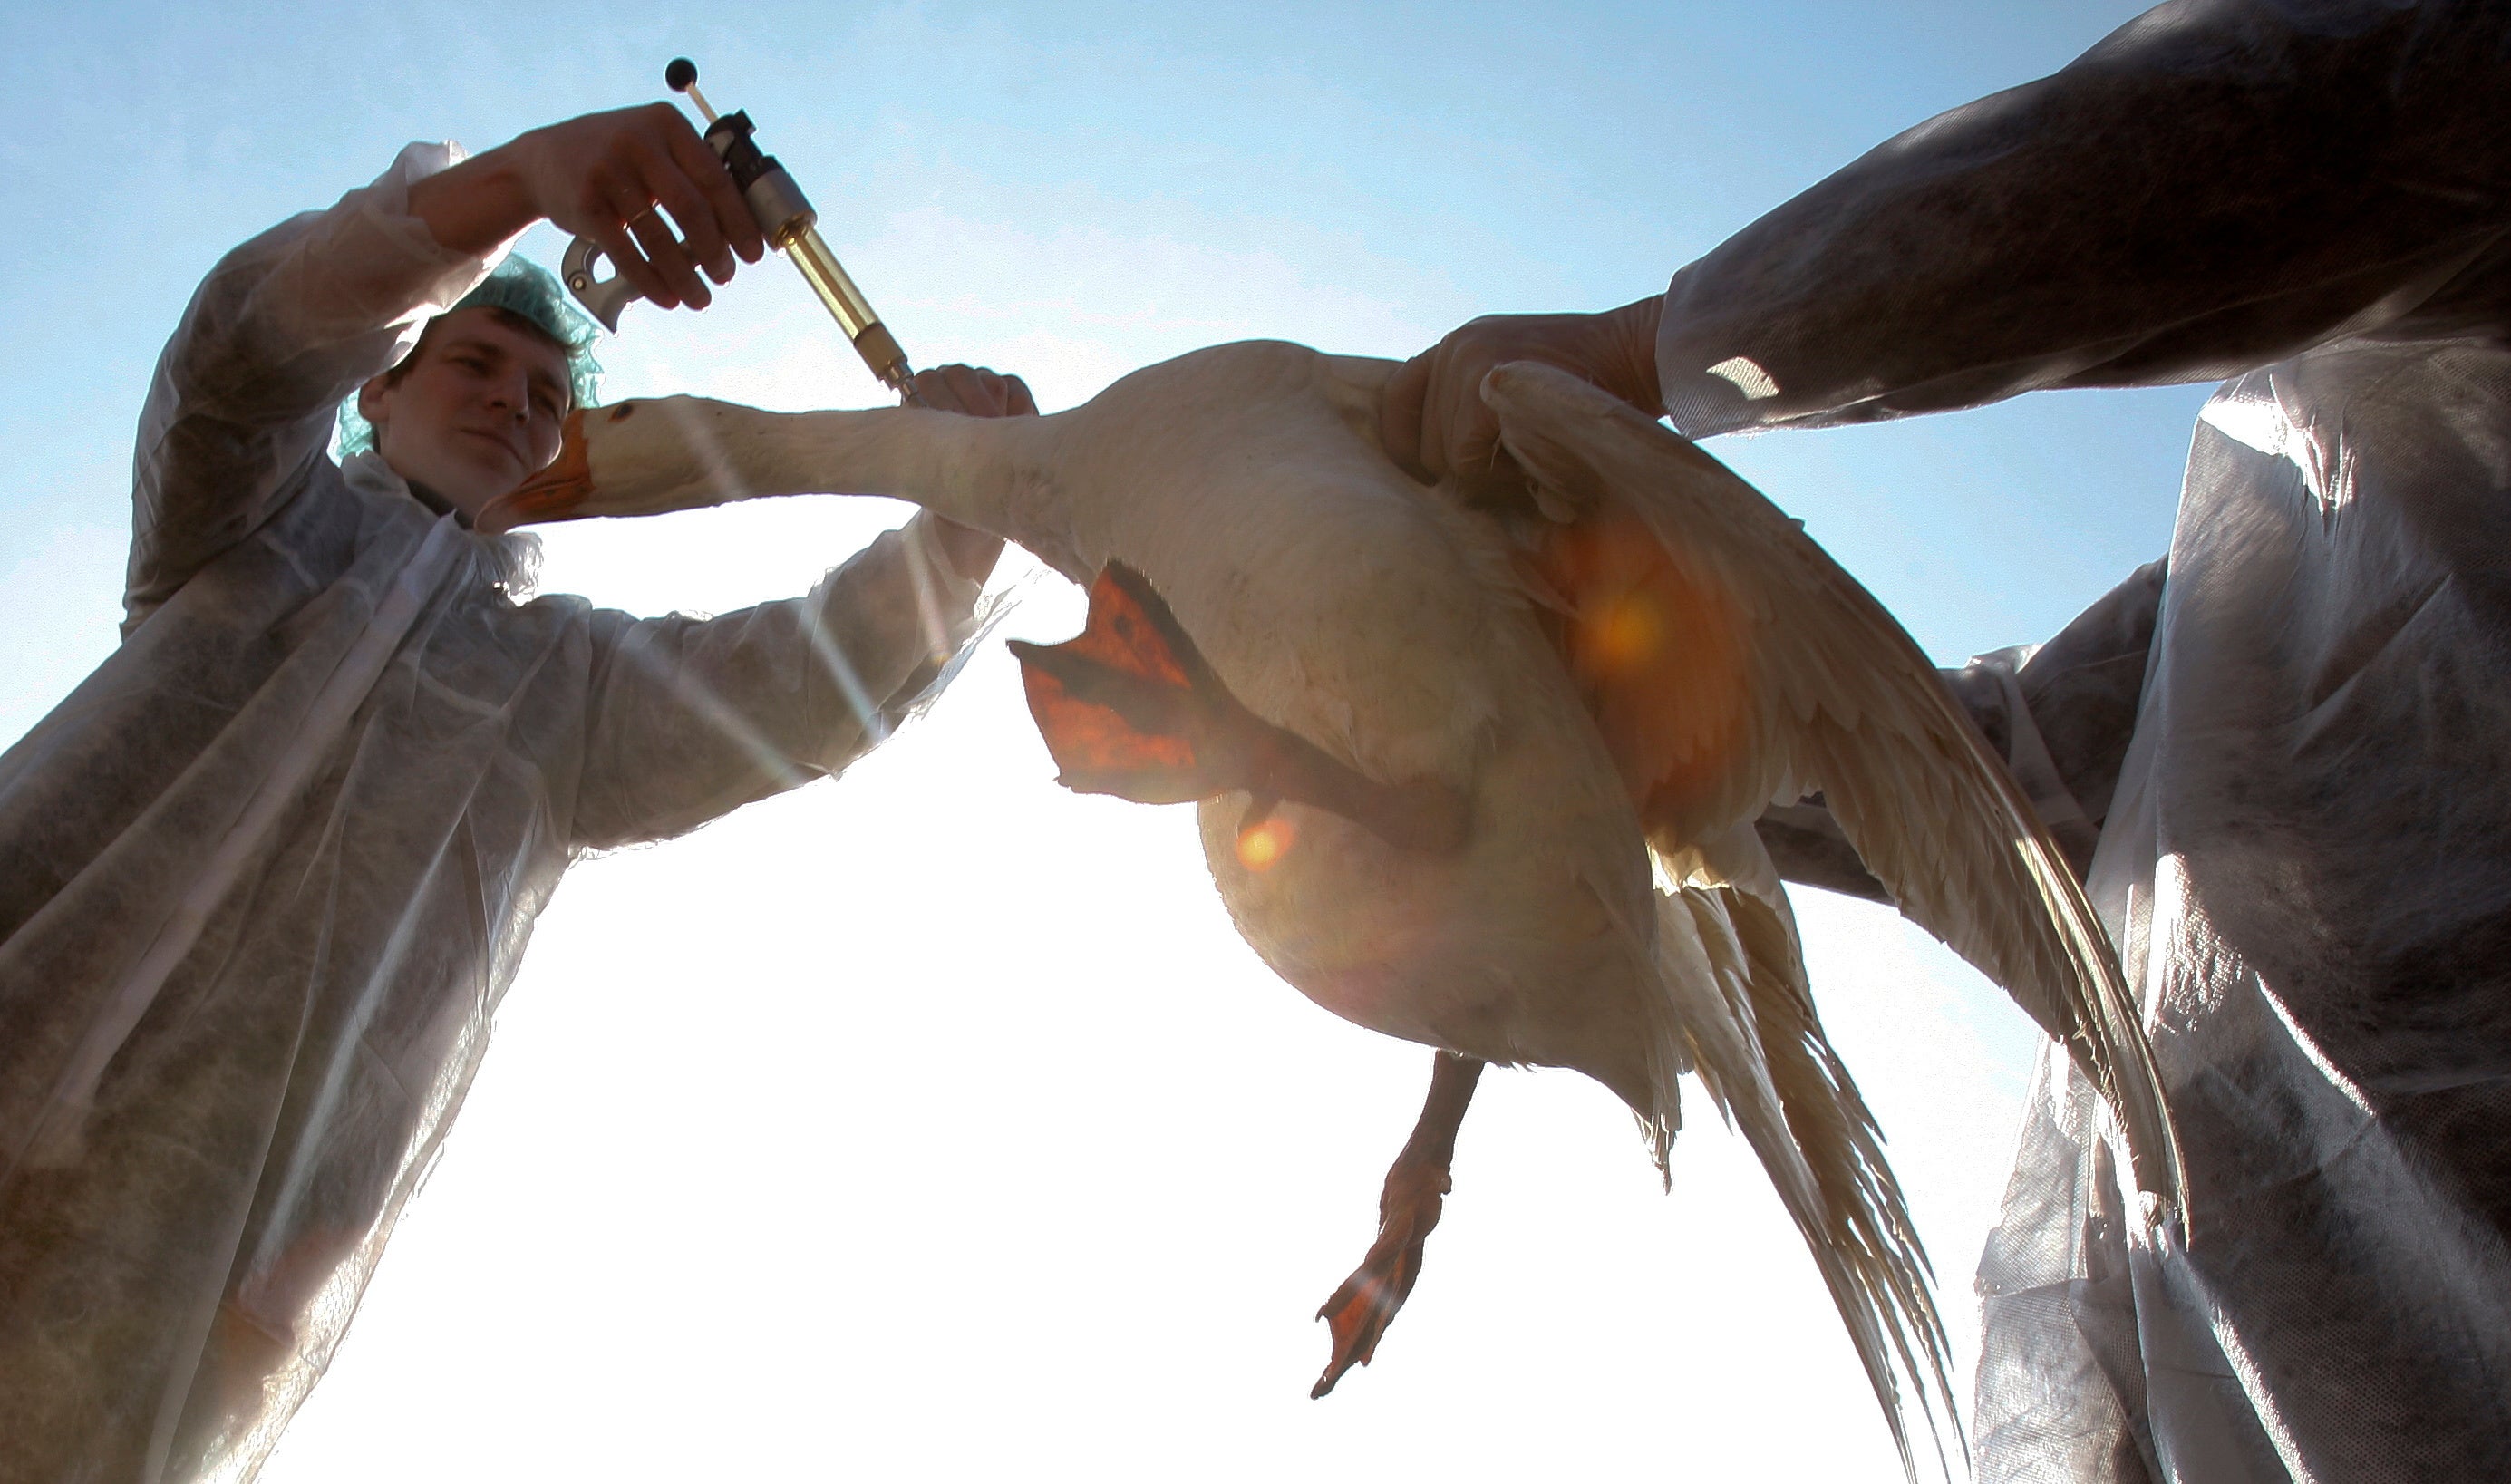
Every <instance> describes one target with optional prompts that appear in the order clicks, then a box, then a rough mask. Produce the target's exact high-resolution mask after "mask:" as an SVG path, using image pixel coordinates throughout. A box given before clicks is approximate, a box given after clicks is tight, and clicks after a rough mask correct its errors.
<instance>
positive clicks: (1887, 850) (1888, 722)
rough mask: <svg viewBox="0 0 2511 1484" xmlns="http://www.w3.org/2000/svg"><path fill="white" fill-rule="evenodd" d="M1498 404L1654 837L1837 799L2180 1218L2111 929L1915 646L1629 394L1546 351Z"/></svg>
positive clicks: (2156, 1102) (1888, 879)
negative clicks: (1548, 528)
mask: <svg viewBox="0 0 2511 1484" xmlns="http://www.w3.org/2000/svg"><path fill="white" fill-rule="evenodd" d="M1483 395H1484V398H1485V400H1486V401H1487V402H1488V403H1489V404H1490V406H1491V407H1492V408H1493V410H1495V411H1496V412H1497V414H1498V417H1499V422H1500V428H1501V437H1502V441H1503V442H1504V443H1505V445H1506V446H1507V448H1508V450H1509V452H1510V453H1511V454H1513V455H1514V456H1515V457H1516V458H1517V460H1518V462H1519V463H1520V464H1521V465H1522V466H1523V467H1524V468H1525V469H1526V472H1527V473H1528V475H1529V476H1530V477H1531V478H1532V479H1533V480H1534V482H1535V484H1536V486H1537V488H1538V492H1539V493H1540V494H1541V496H1542V498H1543V504H1544V506H1545V508H1546V509H1548V510H1552V511H1556V512H1565V513H1566V514H1567V516H1568V519H1567V520H1566V521H1565V522H1564V523H1560V524H1559V525H1558V527H1557V531H1556V534H1555V535H1554V536H1553V537H1551V538H1550V540H1549V541H1548V542H1543V541H1540V540H1538V550H1537V556H1536V560H1537V561H1538V562H1540V561H1542V560H1544V558H1545V557H1546V556H1547V555H1548V556H1550V558H1551V559H1552V562H1553V565H1554V566H1555V567H1556V568H1560V570H1555V571H1554V572H1552V573H1549V574H1547V575H1548V577H1549V579H1550V581H1551V583H1552V585H1553V586H1554V587H1556V588H1559V587H1562V586H1564V585H1566V586H1568V587H1570V588H1572V589H1573V590H1577V589H1583V596H1584V597H1585V598H1586V599H1587V600H1588V607H1587V610H1585V611H1582V612H1580V613H1578V614H1577V615H1575V616H1573V617H1572V618H1571V619H1570V620H1569V621H1568V623H1567V624H1566V625H1565V631H1566V635H1567V637H1566V640H1565V644H1566V645H1567V648H1568V650H1569V656H1568V657H1569V658H1570V660H1571V663H1572V668H1573V670H1575V671H1577V672H1578V674H1579V677H1580V680H1581V682H1582V683H1584V684H1585V685H1586V686H1587V687H1588V689H1589V691H1590V695H1591V700H1592V703H1593V704H1594V707H1595V710H1596V714H1597V719H1598V723H1599V725H1600V726H1602V727H1603V729H1604V732H1605V735H1606V739H1607V741H1608V743H1609V744H1610V745H1611V747H1612V748H1613V751H1614V754H1615V757H1616V759H1617V760H1618V761H1620V762H1621V763H1622V765H1623V766H1624V768H1625V772H1626V777H1627V778H1628V779H1629V781H1630V782H1631V784H1632V786H1633V790H1634V794H1635V796H1636V797H1638V798H1639V799H1640V800H1641V802H1642V817H1643V818H1644V819H1645V821H1646V823H1647V825H1648V827H1649V832H1650V834H1651V836H1652V837H1657V838H1659V839H1660V840H1666V841H1667V842H1669V843H1671V842H1673V841H1680V840H1704V839H1709V838H1713V837H1717V836H1720V835H1722V834H1724V833H1725V832H1727V831H1729V830H1732V829H1734V828H1736V827H1737V826H1739V825H1743V824H1748V823H1749V822H1750V821H1751V820H1752V819H1753V818H1755V817H1756V816H1757V815H1758V813H1759V812H1760V810H1761V809H1762V808H1763V807H1764V806H1765V805H1767V804H1769V803H1771V802H1772V801H1788V802H1794V801H1796V800H1797V799H1798V798H1801V797H1803V796H1805V795H1807V794H1810V793H1813V792H1816V791H1820V792H1821V794H1822V795H1823V798H1824V800H1825V801H1826V802H1827V803H1828V804H1829V806H1830V808H1831V810H1832V812H1833V814H1834V815H1835V817H1836V818H1837V819H1838V821H1839V825H1840V828H1841V830H1842V832H1843V833H1845V834H1846V835H1847V837H1848V839H1849V840H1850V842H1851V843H1852V844H1854V845H1855V846H1856V848H1857V852H1858V854H1859V855H1860V856H1861V857H1862V858H1863V859H1864V860H1865V862H1866V864H1867V867H1868V869H1869V870H1871V871H1872V872H1873V873H1874V877H1875V879H1877V880H1878V881H1880V882H1882V884H1883V886H1884V888H1885V889H1886V890H1887V891H1889V892H1890V893H1891V894H1892V897H1893V900H1894V901H1895V902H1897V903H1898V904H1899V905H1900V908H1901V911H1902V912H1903V913H1904V914H1905V915H1906V916H1908V917H1909V918H1912V920H1913V921H1915V922H1917V923H1918V924H1919V925H1920V926H1922V927H1925V928H1926V929H1927V930H1928V931H1929V932H1931V933H1933V934H1935V935H1936V936H1937V937H1938V938H1940V939H1942V940H1944V941H1945V942H1946V943H1947V944H1949V945H1951V947H1952V949H1953V950H1954V951H1955V952H1956V953H1959V954H1960V955H1961V956H1962V957H1964V958H1966V959H1968V960H1970V962H1971V963H1972V964H1974V965H1976V966H1977V967H1978V968H1979V969H1980V970H1981V971H1982V972H1983V973H1985V974H1987V975H1988V976H1989V978H1990V979H1993V980H1994V981H1996V983H1997V984H1999V985H2000V986H2002V987H2003V988H2004V989H2005V991H2006V992H2007V993H2008V994H2009V995H2011V996H2013V998H2014V999H2015V1001H2016V1002H2017V1003H2018V1004H2020V1005H2021V1006H2022V1007H2023V1008H2024V1009H2025V1011H2027V1012H2028V1013H2029V1014H2030V1015H2031V1017H2032V1018H2033V1019H2034V1020H2036V1021H2037V1022H2039V1024H2040V1025H2041V1026H2042V1028H2043V1029H2045V1030H2046V1031H2047V1032H2048V1033H2049V1034H2050V1035H2052V1036H2054V1037H2056V1038H2058V1039H2059V1040H2060V1041H2061V1042H2062V1043H2063V1044H2065V1045H2066V1047H2067V1051H2068V1053H2069V1054H2070V1055H2071V1056H2073V1058H2074V1059H2075V1060H2076V1062H2077V1063H2078V1064H2079V1065H2081V1066H2082V1067H2083V1068H2084V1069H2085V1071H2086V1073H2087V1074H2089V1075H2090V1076H2091V1077H2092V1078H2093V1080H2094V1082H2095V1085H2097V1086H2098V1087H2099V1088H2100V1089H2101V1090H2102V1093H2103V1095H2104V1096H2105V1098H2106V1099H2107V1101H2108V1103H2109V1106H2110V1108H2111V1109H2112V1110H2113V1112H2114V1113H2115V1115H2116V1116H2117V1117H2118V1119H2119V1122H2120V1125H2121V1127H2122V1129H2123V1130H2124V1132H2125V1135H2126V1142H2127V1145H2128V1149H2129V1152H2130V1154H2131V1157H2132V1159H2133V1162H2134V1166H2135V1171H2136V1176H2137V1180H2138V1184H2139V1185H2140V1186H2141V1187H2142V1188H2143V1189H2144V1191H2147V1192H2149V1193H2151V1194H2152V1195H2154V1196H2156V1197H2157V1198H2159V1199H2160V1200H2161V1201H2162V1202H2163V1203H2164V1205H2165V1206H2166V1207H2169V1208H2174V1209H2177V1208H2178V1207H2179V1205H2180V1200H2181V1191H2182V1185H2183V1182H2182V1179H2181V1161H2180V1154H2179V1150H2178V1146H2177V1142H2176V1140H2175V1138H2174V1136H2173V1133H2172V1129H2171V1124H2170V1120H2169V1118H2168V1116H2167V1114H2166V1113H2165V1111H2164V1107H2163V1102H2162V1094H2161V1079H2160V1076H2159V1074H2158V1073H2157V1071H2156V1069H2155V1067H2154V1063H2153V1059H2152V1052H2151V1049H2150V1048H2149V1047H2148V1046H2147V1044H2146V1042H2145V1039H2144V1033H2143V1029H2142V1025H2141V1018H2140V1016H2139V1013H2138V1010H2137V1006H2136V1004H2135V1001H2134V1000H2133V999H2132V998H2131V996H2129V994H2128V991H2127V987H2126V985H2125V983H2124V981H2123V980H2122V978H2121V976H2120V973H2119V969H2118V963H2117V958H2116V956H2115V954H2114V953H2113V951H2112V950H2111V947H2110V944H2109V940H2108V937H2107V935H2106V934H2105V932H2104V931H2103V929H2102V926H2101V923H2100V921H2099V919H2098V918H2096V917H2095V916H2094V914H2093V910H2092V906H2091V904H2090V903H2089V902H2088V901H2087V900H2086V899H2085V897H2084V894H2083V890H2082V888H2081V886H2080V885H2079V884H2078V883H2077V882H2076V880H2075V878H2074V874H2073V872H2072V871H2071V870H2070V869H2069V868H2068V867H2067V863H2066V861H2065V858H2064V857H2063V856H2062V855H2061V854H2060V852H2059V850H2058V847H2057V845H2056V842H2055V841H2054V840H2051V839H2050V838H2049V836H2048V833H2047V832H2046V831H2045V830H2044V829H2043V828H2042V827H2041V826H2040V824H2039V822H2038V820H2037V819H2036V818H2035V817H2034V815H2033V814H2032V812H2031V808H2030V805H2029V803H2028V801H2026V800H2025V798H2024V796H2023V794H2022V791H2021V789H2020V788H2019V787H2018V786H2017V785H2016V784H2015V782H2014V780H2013V778H2012V777H2011V775H2010V774H2008V772H2007V771H2006V769H2005V767H2004V764H2003V763H2002V762H2000V761H1999V760H1998V759H1996V758H1995V757H1994V755H1993V754H1991V753H1990V752H1989V750H1988V747H1987V744H1986V742H1985V741H1984V740H1983V739H1982V738H1981V737H1980V736H1979V734H1978V732H1977V730H1976V729H1975V728H1974V727H1973V726H1972V725H1971V724H1970V722H1969V720H1968V719H1967V718H1966V717H1965V716H1964V715H1963V714H1962V713H1961V711H1960V709H1959V708H1958V707H1957V705H1956V704H1955V703H1954V702H1953V700H1952V698H1951V694H1950V693H1949V692H1948V691H1947V690H1946V688H1945V686H1944V684H1943V683H1942V681H1941V680H1940V679H1939V678H1938V676H1937V673H1936V670H1935V667H1934V665H1933V664H1932V663H1931V662H1930V661H1929V660H1928V658H1927V656H1926V655H1925V653H1924V652H1923V651H1921V650H1920V649H1919V648H1918V646H1917V644H1916V642H1915V641H1913V640H1912V639H1911V638H1910V636H1909V635H1908V633H1907V632H1905V631H1904V630H1903V629H1902V628H1901V626H1900V625H1899V624H1898V623H1896V622H1895V621H1894V620H1893V618H1892V616H1891V615H1890V614H1889V613H1887V612H1886V611H1885V610H1884V608H1883V606H1882V605H1880V604H1878V603H1877V602H1875V601H1874V598H1873V596H1872V595H1870V594H1868V593H1867V592H1866V590H1865V589H1864V588H1862V587H1861V586H1859V585H1858V583H1857V581H1856V580H1855V579H1854V578H1852V577H1850V576H1849V575H1848V573H1847V572H1846V571H1844V570H1842V569H1841V568H1840V566H1838V564H1837V563H1835V562H1834V561H1833V560H1832V559H1831V557H1830V555H1829V554H1828V553H1826V552H1824V551H1823V550H1822V548H1821V547H1820V546H1818V545H1816V544H1815V543H1814V541H1813V540H1812V539H1811V538H1810V537H1808V536H1806V535H1805V533H1804V531H1803V529H1802V528H1801V527H1800V526H1799V524H1798V523H1796V522H1795V521H1792V520H1790V519H1789V518H1788V517H1787V516H1786V515H1784V514H1783V513H1781V512H1780V510H1779V509H1778V508H1777V507H1776V506H1774V505H1772V504H1771V503H1770V502H1769V501H1768V500H1767V499H1765V498H1763V497H1762V495H1761V494H1760V493H1759V491H1758V490H1756V489H1754V488H1753V487H1752V486H1750V485H1748V484H1746V483H1745V482H1744V481H1743V480H1742V479H1740V478H1738V477H1737V476H1736V475H1735V474H1734V473H1733V472H1731V471H1730V470H1728V469H1727V468H1726V467H1725V465H1723V464H1721V463H1719V461H1718V460H1716V459H1715V458H1712V457H1711V456H1709V455H1708V454H1707V453H1704V452H1702V451H1701V450H1700V449H1697V448H1695V447H1694V446H1693V445H1692V444H1691V443H1689V442H1688V441H1686V440H1684V439H1682V438H1680V437H1679V436H1677V435H1676V434H1674V433H1673V432H1671V431H1669V430H1667V429H1666V428H1665V427H1663V426H1662V425H1660V424H1659V423H1657V422H1655V421H1654V420H1652V419H1650V418H1649V417H1647V416H1646V414H1644V413H1642V412H1641V411H1639V410H1636V409H1633V408H1631V407H1629V406H1628V405H1627V404H1625V403H1623V402H1621V401H1620V400H1619V399H1617V398H1614V397H1612V396H1611V395H1609V394H1607V393H1605V392H1603V391H1602V390H1600V389H1598V388H1596V387H1593V386H1590V385H1588V384H1587V383H1585V382H1583V381H1581V380H1579V379H1577V378H1576V377H1574V376H1571V375H1569V374H1567V373H1566V372H1563V371H1555V370H1553V369H1551V368H1549V367H1543V366H1538V365H1533V364H1530V363H1517V364H1512V365H1507V366H1502V367H1498V368H1496V369H1494V370H1493V371H1491V373H1490V375H1489V376H1488V378H1487V380H1486V381H1485V383H1484V388H1483ZM1564 570H1565V572H1566V578H1567V580H1566V583H1565V582H1564ZM1599 574H1602V577H1601V582H1600V580H1599ZM1599 592H1601V593H1603V595H1604V597H1603V599H1601V600H1599V599H1598V598H1597V597H1596V595H1597V594H1598V593H1599ZM1574 601H1575V600H1574V599H1573V602H1574ZM1599 603H1601V605H1602V607H1601V609H1600V608H1599V606H1598V605H1599ZM1634 609H1636V610H1634ZM1656 629H1662V630H1663V634H1662V638H1663V639H1664V640H1665V641H1666V642H1665V643H1662V644H1649V643H1647V641H1648V640H1649V638H1650V636H1651V633H1652V632H1654V630H1656Z"/></svg>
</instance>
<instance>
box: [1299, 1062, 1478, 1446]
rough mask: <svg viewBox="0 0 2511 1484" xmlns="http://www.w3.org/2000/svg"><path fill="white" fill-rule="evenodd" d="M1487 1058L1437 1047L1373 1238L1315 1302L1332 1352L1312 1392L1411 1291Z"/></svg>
mask: <svg viewBox="0 0 2511 1484" xmlns="http://www.w3.org/2000/svg"><path fill="white" fill-rule="evenodd" d="M1486 1065H1487V1063H1484V1062H1480V1061H1477V1060H1475V1059H1474V1058H1472V1057H1467V1056H1458V1055H1456V1054H1455V1053H1454V1052H1452V1051H1442V1052H1440V1053H1439V1059H1438V1062H1437V1064H1436V1065H1435V1067H1434V1068H1433V1069H1432V1071H1431V1074H1430V1096H1429V1099H1428V1101H1427V1102H1426V1103H1425V1104H1424V1105H1423V1107H1422V1109H1421V1117H1420V1121H1419V1122H1417V1123H1415V1124H1414V1125H1413V1127H1412V1137H1411V1138H1410V1139H1408V1140H1406V1141H1405V1143H1404V1152H1402V1153H1400V1154H1398V1155H1396V1156H1395V1164H1394V1166H1393V1167H1392V1168H1391V1169H1389V1170H1388V1171H1387V1172H1386V1188H1385V1190H1384V1191H1382V1192H1381V1193H1380V1194H1379V1196H1378V1199H1377V1239H1376V1240H1375V1241H1373V1242H1371V1243H1370V1244H1369V1255H1368V1256H1367V1257H1365V1258H1363V1259H1362V1260H1361V1264H1360V1266H1359V1267H1358V1268H1357V1269H1353V1271H1352V1274H1351V1276H1350V1277H1347V1278H1345V1279H1343V1280H1342V1286H1341V1287H1339V1288H1337V1289H1335V1290H1334V1291H1333V1297H1332V1298H1330V1299H1328V1300H1326V1302H1325V1307H1324V1308H1320V1309H1318V1310H1317V1317H1318V1318H1320V1319H1323V1320H1325V1321H1326V1324H1327V1327H1328V1328H1329V1329H1331V1330H1332V1331H1333V1357H1332V1358H1331V1359H1329V1360H1328V1361H1327V1363H1326V1369H1325V1374H1324V1375H1322V1376H1319V1377H1318V1378H1317V1384H1316V1386H1314V1387H1313V1388H1311V1389H1310V1390H1309V1392H1308V1395H1309V1396H1310V1397H1311V1398H1314V1397H1319V1396H1323V1395H1325V1394H1326V1393H1327V1392H1328V1391H1331V1390H1333V1388H1334V1383H1335V1382H1338V1381H1340V1380H1342V1377H1343V1373H1344V1372H1346V1371H1348V1370H1350V1369H1351V1368H1352V1367H1353V1366H1356V1365H1367V1364H1369V1361H1370V1357H1371V1356H1372V1355H1374V1354H1376V1353H1377V1342H1378V1339H1379V1338H1380V1337H1381V1336H1383V1335H1384V1334H1385V1333H1386V1326H1388V1325H1389V1324H1392V1323H1394V1322H1395V1315H1396V1312H1397V1310H1399V1309H1401V1308H1403V1307H1404V1301H1405V1300H1406V1299H1409V1298H1410V1297H1411V1296H1412V1285H1413V1283H1415V1282H1416V1281H1418V1280H1419V1278H1420V1276H1421V1252H1422V1247H1423V1244H1424V1243H1426V1242H1427V1241H1428V1240H1429V1237H1430V1233H1431V1231H1432V1230H1435V1229H1436V1228H1437V1227H1438V1225H1439V1212H1440V1207H1441V1206H1442V1205H1443V1204H1444V1198H1445V1197H1446V1195H1447V1194H1448V1192H1449V1191H1451V1190H1453V1189H1454V1188H1455V1187H1454V1183H1453V1182H1452V1180H1451V1179H1450V1178H1449V1165H1450V1164H1451V1163H1453V1162H1454V1159H1455V1155H1456V1129H1457V1127H1458V1126H1459V1125H1460V1124H1462V1123H1463V1122H1464V1118H1465V1109H1466V1107H1467V1106H1468V1105H1470V1104H1471V1103H1472V1101H1473V1096H1474V1084H1475V1083H1476V1082H1477V1081H1479V1080H1481V1078H1482V1074H1483V1068H1484V1067H1485V1066H1486Z"/></svg>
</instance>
